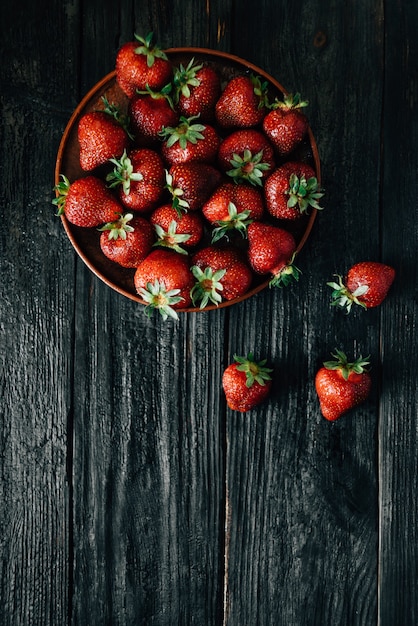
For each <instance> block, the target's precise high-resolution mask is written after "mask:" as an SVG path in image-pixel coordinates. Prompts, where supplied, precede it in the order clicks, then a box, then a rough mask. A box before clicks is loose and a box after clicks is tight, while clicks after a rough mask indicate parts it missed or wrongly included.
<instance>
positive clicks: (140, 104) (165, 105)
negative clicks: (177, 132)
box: [128, 85, 179, 145]
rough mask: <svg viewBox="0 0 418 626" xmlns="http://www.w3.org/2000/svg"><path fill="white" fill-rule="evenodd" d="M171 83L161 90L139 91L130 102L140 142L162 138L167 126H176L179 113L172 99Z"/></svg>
mask: <svg viewBox="0 0 418 626" xmlns="http://www.w3.org/2000/svg"><path fill="white" fill-rule="evenodd" d="M170 89H171V85H168V87H166V88H164V89H162V90H160V91H151V90H150V89H148V90H147V91H146V92H141V93H137V94H136V95H135V96H133V97H132V98H131V100H130V102H129V108H128V111H129V117H130V120H131V127H132V130H133V131H134V134H135V139H136V142H137V143H138V144H141V145H146V144H149V143H150V142H155V141H157V140H159V139H160V132H161V131H162V129H163V128H164V127H165V126H176V125H177V123H178V121H179V113H178V112H177V111H175V110H174V108H173V104H172V102H171V99H170V95H169V92H170Z"/></svg>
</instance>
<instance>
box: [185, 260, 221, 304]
mask: <svg viewBox="0 0 418 626" xmlns="http://www.w3.org/2000/svg"><path fill="white" fill-rule="evenodd" d="M191 271H192V274H193V276H194V277H195V278H196V284H195V285H194V287H192V289H191V291H190V295H191V298H192V302H193V304H194V305H195V306H196V305H197V304H198V303H199V302H200V308H201V309H204V308H205V306H207V305H208V304H209V302H213V304H216V305H218V304H219V303H220V302H222V295H221V294H220V293H219V292H220V291H223V285H222V283H221V282H220V281H221V280H222V278H223V277H224V276H225V273H226V270H225V269H220V270H217V271H215V272H214V271H213V269H212V268H211V267H206V268H205V269H204V270H202V269H201V268H200V267H198V266H197V265H193V267H192V268H191Z"/></svg>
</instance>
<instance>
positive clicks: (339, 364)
mask: <svg viewBox="0 0 418 626" xmlns="http://www.w3.org/2000/svg"><path fill="white" fill-rule="evenodd" d="M331 356H333V357H334V359H335V360H334V361H324V367H325V368H326V369H327V370H334V371H340V372H341V374H342V377H343V378H344V380H348V378H349V376H350V374H351V373H355V374H364V373H365V372H367V371H368V369H369V365H370V361H369V358H370V356H368V357H366V358H365V359H364V358H363V357H362V356H359V357H358V359H356V360H355V361H352V362H351V363H349V362H348V358H347V355H346V354H345V352H343V351H342V350H337V349H336V350H335V353H334V352H331Z"/></svg>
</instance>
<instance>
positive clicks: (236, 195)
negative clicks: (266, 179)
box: [202, 182, 264, 243]
mask: <svg viewBox="0 0 418 626" xmlns="http://www.w3.org/2000/svg"><path fill="white" fill-rule="evenodd" d="M202 213H203V215H204V216H205V218H206V219H207V220H208V221H209V222H210V223H211V224H213V225H216V226H217V228H215V230H214V231H213V238H212V243H213V242H215V241H217V240H218V239H220V238H221V237H223V236H224V235H226V234H227V233H228V232H230V231H231V230H235V231H238V232H240V233H241V234H242V235H243V236H244V235H245V234H246V230H247V227H248V224H250V223H251V222H252V221H253V220H259V219H261V218H262V217H263V214H264V200H263V196H262V194H261V192H260V191H259V190H258V189H256V188H255V187H251V186H250V185H245V184H242V185H236V184H234V183H230V182H225V183H222V184H221V185H220V186H219V187H218V188H217V189H216V190H215V191H214V193H213V194H212V195H211V197H210V198H209V199H208V200H207V201H206V202H205V204H204V205H203V207H202Z"/></svg>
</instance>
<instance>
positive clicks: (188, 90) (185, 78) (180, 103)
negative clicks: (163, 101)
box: [174, 59, 221, 122]
mask: <svg viewBox="0 0 418 626" xmlns="http://www.w3.org/2000/svg"><path fill="white" fill-rule="evenodd" d="M174 84H175V86H176V89H177V98H176V102H177V107H178V109H179V111H180V113H181V114H182V115H185V116H186V117H190V116H195V115H200V119H201V120H205V121H209V122H210V121H212V120H213V119H214V118H215V105H216V102H217V100H218V98H219V96H220V95H221V80H220V78H219V75H218V73H217V72H216V71H215V70H214V69H213V68H212V67H209V66H208V65H203V64H200V65H195V64H194V59H191V61H190V62H189V64H188V65H187V67H184V66H183V65H180V67H179V68H178V69H177V70H175V72H174Z"/></svg>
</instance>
